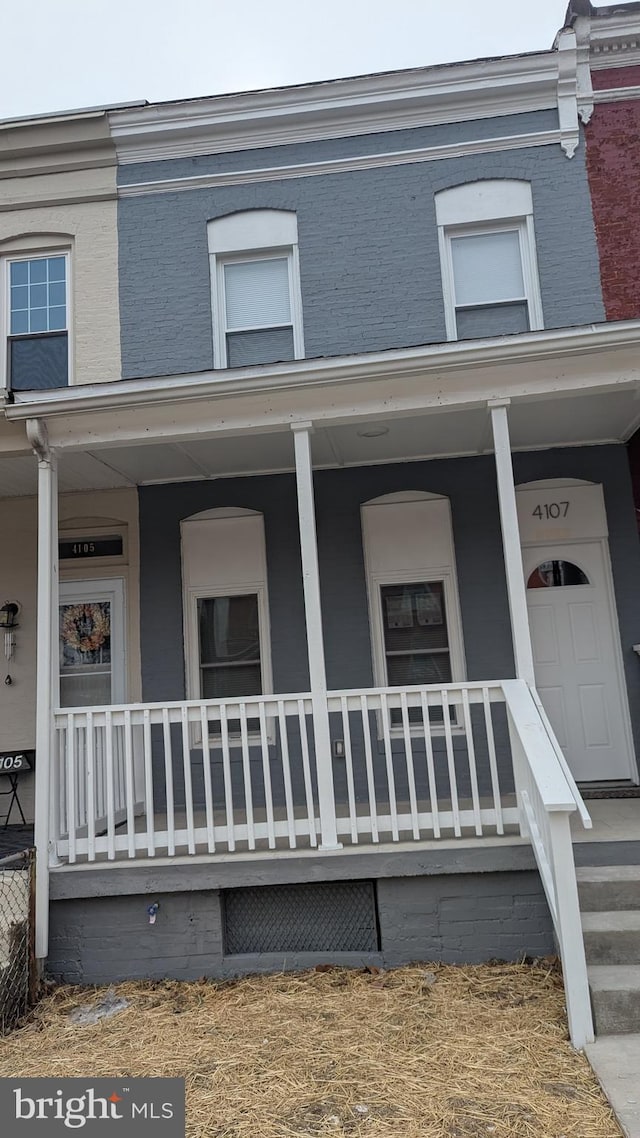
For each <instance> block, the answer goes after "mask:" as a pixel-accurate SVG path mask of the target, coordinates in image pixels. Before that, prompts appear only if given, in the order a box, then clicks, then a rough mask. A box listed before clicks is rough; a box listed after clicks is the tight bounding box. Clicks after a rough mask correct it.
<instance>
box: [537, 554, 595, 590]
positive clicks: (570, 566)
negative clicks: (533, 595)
mask: <svg viewBox="0 0 640 1138" xmlns="http://www.w3.org/2000/svg"><path fill="white" fill-rule="evenodd" d="M588 584H590V581H589V578H588V577H587V575H586V573H584V572H583V570H582V569H581V568H580V566H579V565H574V563H573V561H562V560H554V561H541V562H540V564H539V565H537V566H536V568H535V569H534V570H533V572H532V573H531V574H530V576H529V580H528V581H527V588H528V589H549V588H552V589H557V588H562V586H565V585H588Z"/></svg>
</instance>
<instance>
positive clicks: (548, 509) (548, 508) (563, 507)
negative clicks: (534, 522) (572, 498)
mask: <svg viewBox="0 0 640 1138" xmlns="http://www.w3.org/2000/svg"><path fill="white" fill-rule="evenodd" d="M568 513H569V503H568V502H545V504H544V506H536V508H535V510H533V511H532V515H531V516H532V517H534V518H566V516H567V514H568Z"/></svg>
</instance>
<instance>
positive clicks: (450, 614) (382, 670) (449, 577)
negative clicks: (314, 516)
mask: <svg viewBox="0 0 640 1138" xmlns="http://www.w3.org/2000/svg"><path fill="white" fill-rule="evenodd" d="M419 581H426V582H429V583H431V582H439V583H441V584H442V587H443V591H444V603H445V611H446V615H447V635H448V639H449V659H450V662H451V683H463V682H464V680H465V677H466V672H465V665H464V647H463V643H462V622H461V619H460V608H459V604H458V591H457V589H456V584H455V578H454V571H453V569H452V568H451V567H450V566H435V567H434V568H432V569H429V570H428V571H424V570H421V571H418V572H415V571H413V572H412V571H411V570H406V571H402V572H398V573H380V574H371V575H370V576H369V590H368V591H369V615H370V620H371V646H372V648H373V678H374V682H375V684H376V686H377V687H383V688H387V687H391V686H392V685H391V684H390V683H389V680H388V676H387V657H386V652H385V645H384V626H383V615H382V588H383V587H384V586H385V585H409V584H413V583H415V582H419ZM399 690H401V689H399ZM451 727H452V730H454V731H456V730H461V728H460V727H459V726H457V725H456V724H455V723H452V724H451ZM444 730H445V728H444V724H443V725H440V724H438V723H432V724H431V733H432V734H434V735H442V734H444ZM378 734H379V735H380V737H382V726H381V725H380V726H379V731H378ZM403 734H404V728H403V727H401V726H393V727H391V735H392V737H399V736H401V735H403ZM411 734H412V735H413V736H420V737H422V735H423V734H424V731H423V728H422V727H421V726H417V725H414V726H412V727H411Z"/></svg>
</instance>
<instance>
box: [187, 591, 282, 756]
mask: <svg viewBox="0 0 640 1138" xmlns="http://www.w3.org/2000/svg"><path fill="white" fill-rule="evenodd" d="M253 594H256V595H257V597H258V636H259V640H260V682H261V686H262V692H261V694H262V695H272V694H273V674H272V667H271V629H270V626H269V600H268V596H267V586H266V584H265V582H264V581H248V582H243V583H242V584H241V585H220V586H219V587H217V588H214V587H207V586H204V585H198V586H197V587H194V588H189V589H187V590H186V594H185V649H186V664H187V676H186V679H187V699H196V700H199V701H201V702H202V703H208V702H209V701H207V700H206V699H205V697H204V696H203V694H202V690H201V683H200V637H199V634H198V601H199V600H203V599H205V598H212V597H245V596H247V595H253ZM252 698H253V697H252V696H244V697H243V696H239V697H238V700H237V702H238V703H242V700H243V699H252ZM210 702H211V703H212V704H214V703H216V702H217V701H216V700H211V701H210ZM232 702H234V701H232ZM274 740H275V734H274V721H273V717H267V741H268V742H269V743H273V742H274ZM259 741H260V735H259V734H257V733H256V732H251V731H250V732H249V742H250V743H256V742H259ZM201 743H202V739H201V736H200V730H199V728H198V727H197V725H194V728H193V732H192V746H200V745H201ZM209 743H210V744H211V745H212V746H220V743H221V736H220V735H210V736H209ZM229 746H230V747H241V746H242V739H241V737H240V736H239V735H235V734H231V733H229Z"/></svg>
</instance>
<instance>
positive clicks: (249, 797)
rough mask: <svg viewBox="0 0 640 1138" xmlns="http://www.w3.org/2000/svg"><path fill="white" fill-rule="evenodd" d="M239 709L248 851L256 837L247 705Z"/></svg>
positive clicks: (252, 847) (254, 842)
mask: <svg viewBox="0 0 640 1138" xmlns="http://www.w3.org/2000/svg"><path fill="white" fill-rule="evenodd" d="M239 707H240V745H241V747H242V773H243V775H244V802H245V814H246V818H247V839H248V842H249V849H250V850H254V849H255V848H256V835H255V829H254V824H253V789H252V787H251V756H250V753H249V730H248V727H247V705H246V703H244V702H243V703H241V704H240V705H239Z"/></svg>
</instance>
